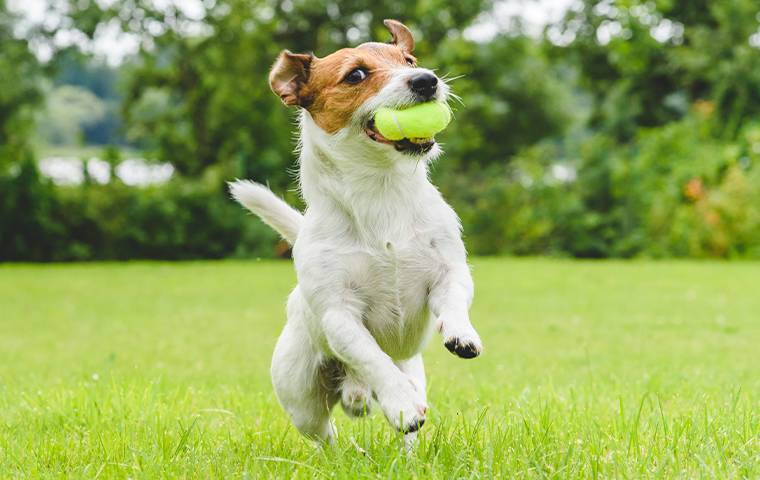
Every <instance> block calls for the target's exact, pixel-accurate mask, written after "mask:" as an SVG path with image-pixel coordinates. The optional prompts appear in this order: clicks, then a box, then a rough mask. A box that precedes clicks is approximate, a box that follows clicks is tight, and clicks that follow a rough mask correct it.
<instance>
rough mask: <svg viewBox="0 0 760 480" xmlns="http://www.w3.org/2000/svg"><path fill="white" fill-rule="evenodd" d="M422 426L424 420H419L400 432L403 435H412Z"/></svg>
mask: <svg viewBox="0 0 760 480" xmlns="http://www.w3.org/2000/svg"><path fill="white" fill-rule="evenodd" d="M423 425H425V419H424V418H421V419H419V420H417V421H416V422H414V423H412V424H411V425H409V426H407V427H406V429H403V430H402V431H403V432H404V434H407V433H414V432H416V431H417V430H419V429H420V428H422V426H423Z"/></svg>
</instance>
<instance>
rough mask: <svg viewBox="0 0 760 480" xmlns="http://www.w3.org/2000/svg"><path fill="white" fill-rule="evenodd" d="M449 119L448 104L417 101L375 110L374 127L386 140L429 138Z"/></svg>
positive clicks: (446, 123)
mask: <svg viewBox="0 0 760 480" xmlns="http://www.w3.org/2000/svg"><path fill="white" fill-rule="evenodd" d="M450 121H451V110H450V109H449V106H448V105H446V104H445V103H441V102H425V103H418V104H416V105H414V106H411V107H408V108H404V109H401V110H394V109H392V108H380V109H378V111H377V112H375V128H377V131H378V132H380V134H381V135H382V136H384V137H385V138H387V139H388V140H394V141H395V140H401V139H403V138H410V139H411V138H430V137H432V136H433V135H435V134H436V133H438V132H440V131H441V130H443V129H444V128H446V126H447V125H448V124H449V122H450Z"/></svg>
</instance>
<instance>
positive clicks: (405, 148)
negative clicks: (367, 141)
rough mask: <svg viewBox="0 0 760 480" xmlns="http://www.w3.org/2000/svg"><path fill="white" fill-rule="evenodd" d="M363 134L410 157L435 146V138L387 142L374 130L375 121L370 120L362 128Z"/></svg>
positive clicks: (403, 139)
mask: <svg viewBox="0 0 760 480" xmlns="http://www.w3.org/2000/svg"><path fill="white" fill-rule="evenodd" d="M364 133H366V134H367V136H368V137H369V138H371V139H372V140H374V141H376V142H378V143H385V144H387V145H392V146H393V148H395V149H396V150H397V151H399V152H403V153H409V154H412V155H421V154H423V153H427V152H429V151H430V149H431V148H433V146H434V145H435V138H433V137H430V138H402V139H401V140H389V139H387V138H385V137H384V136H383V135H382V134H381V133H380V132H379V131H377V128H375V119H374V118H371V119H370V120H369V121H368V122H367V124H366V125H365V126H364Z"/></svg>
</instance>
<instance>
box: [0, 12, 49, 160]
mask: <svg viewBox="0 0 760 480" xmlns="http://www.w3.org/2000/svg"><path fill="white" fill-rule="evenodd" d="M13 22H14V17H13V16H12V15H11V14H10V12H9V11H8V9H7V7H6V5H5V0H0V170H5V169H7V168H8V167H9V166H10V165H15V164H17V163H19V162H21V161H23V160H25V159H27V158H28V157H29V155H30V152H29V144H28V140H29V135H30V134H31V129H32V126H33V120H34V117H33V109H34V107H35V106H36V105H37V104H38V103H39V102H40V100H41V95H40V89H39V80H40V73H41V70H40V66H39V63H38V62H37V59H36V58H35V57H34V55H33V54H32V53H31V52H30V51H29V48H28V46H27V44H26V42H25V41H24V40H22V39H18V38H16V37H15V36H14V34H13ZM0 173H5V172H0Z"/></svg>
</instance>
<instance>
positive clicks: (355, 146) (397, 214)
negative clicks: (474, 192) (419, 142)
mask: <svg viewBox="0 0 760 480" xmlns="http://www.w3.org/2000/svg"><path fill="white" fill-rule="evenodd" d="M300 126H301V129H300V133H301V137H300V169H299V181H300V187H301V193H302V195H303V198H304V200H305V201H306V203H307V205H308V206H309V207H310V208H311V207H315V208H320V207H324V208H329V209H330V210H333V211H334V210H335V209H336V208H337V209H339V210H340V211H343V212H345V214H346V216H347V218H348V219H349V221H350V222H351V223H352V224H353V225H354V227H355V228H357V229H358V230H359V231H360V232H362V234H363V235H364V234H367V235H370V236H372V237H376V236H377V235H376V233H377V232H382V231H386V232H389V233H390V230H392V229H394V226H398V225H400V224H403V223H405V222H403V221H401V222H400V221H399V220H401V219H402V218H404V217H407V216H408V217H409V218H410V219H411V218H412V217H413V216H414V215H415V212H417V211H419V209H420V208H422V207H424V205H422V203H423V202H424V193H425V192H428V191H429V189H431V188H433V187H432V185H431V184H430V181H429V180H428V164H427V163H428V162H427V160H425V159H421V158H415V157H411V156H409V155H405V154H402V153H399V152H395V151H389V149H388V147H387V146H386V145H381V144H374V143H372V142H371V140H368V139H365V138H363V137H362V136H361V135H362V134H359V133H356V132H350V131H348V129H346V130H345V131H340V132H338V133H336V134H335V135H328V134H327V133H325V132H324V131H323V130H322V129H320V128H319V127H318V126H317V125H316V124H315V123H314V121H313V119H312V118H311V116H310V115H309V114H308V113H307V112H304V113H303V114H302V115H301V121H300Z"/></svg>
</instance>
